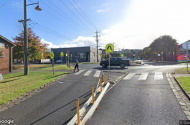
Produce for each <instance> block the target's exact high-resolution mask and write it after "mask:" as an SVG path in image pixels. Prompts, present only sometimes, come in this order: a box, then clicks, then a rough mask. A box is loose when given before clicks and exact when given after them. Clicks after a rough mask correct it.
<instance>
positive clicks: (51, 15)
mask: <svg viewBox="0 0 190 125" xmlns="http://www.w3.org/2000/svg"><path fill="white" fill-rule="evenodd" d="M29 1H31V0H29ZM31 2H32V1H31ZM41 2H42V3H44V4H45V5H47V6H49V5H48V4H46V3H45V2H43V1H41ZM49 7H50V6H49ZM50 8H51V7H50ZM43 10H45V12H47V13H48V14H50V15H51V16H53V17H55V18H56V19H57V20H59V21H60V22H61V23H63V22H64V24H66V25H68V26H69V27H71V28H73V29H75V30H81V29H78V28H76V27H74V26H73V25H71V24H69V23H67V22H65V20H62V19H61V18H59V17H57V16H56V15H54V14H52V13H50V12H49V11H48V10H47V9H45V8H43ZM53 10H54V9H53ZM54 11H55V12H56V10H54ZM56 13H57V12H56ZM81 31H82V30H81ZM85 34H86V35H89V34H87V33H85Z"/></svg>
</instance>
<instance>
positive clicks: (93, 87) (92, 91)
mask: <svg viewBox="0 0 190 125" xmlns="http://www.w3.org/2000/svg"><path fill="white" fill-rule="evenodd" d="M92 104H94V86H93V85H92Z"/></svg>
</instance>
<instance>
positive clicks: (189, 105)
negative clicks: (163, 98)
mask: <svg viewBox="0 0 190 125" xmlns="http://www.w3.org/2000/svg"><path fill="white" fill-rule="evenodd" d="M166 77H167V80H168V82H169V85H170V87H171V89H172V91H173V93H174V95H175V96H176V98H177V100H178V102H179V105H180V106H181V108H182V109H183V111H184V113H185V114H186V116H187V119H189V120H190V101H189V99H188V98H187V97H186V96H185V94H184V93H183V91H182V89H181V88H180V87H179V85H178V83H177V82H176V81H175V79H174V78H173V76H172V75H171V73H170V72H168V73H167V74H166ZM176 83H177V84H176Z"/></svg>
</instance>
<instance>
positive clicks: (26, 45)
mask: <svg viewBox="0 0 190 125" xmlns="http://www.w3.org/2000/svg"><path fill="white" fill-rule="evenodd" d="M27 34H28V28H27V0H24V75H28V74H29V70H28V35H27Z"/></svg>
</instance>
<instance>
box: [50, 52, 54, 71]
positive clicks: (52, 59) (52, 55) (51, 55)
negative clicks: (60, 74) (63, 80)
mask: <svg viewBox="0 0 190 125" xmlns="http://www.w3.org/2000/svg"><path fill="white" fill-rule="evenodd" d="M50 58H51V61H52V70H53V75H54V53H53V52H51V53H50Z"/></svg>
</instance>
